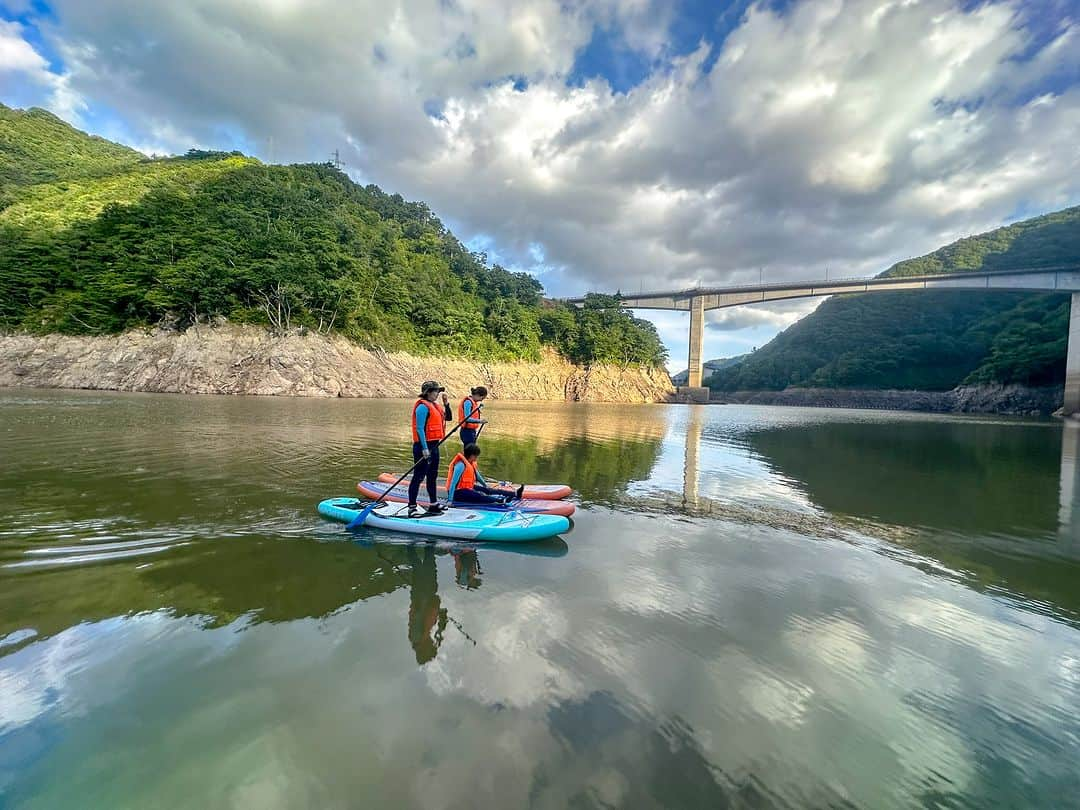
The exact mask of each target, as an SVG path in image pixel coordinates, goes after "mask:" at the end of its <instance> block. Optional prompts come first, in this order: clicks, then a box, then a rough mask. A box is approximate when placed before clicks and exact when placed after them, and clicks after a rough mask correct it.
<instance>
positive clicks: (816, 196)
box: [0, 0, 1080, 368]
mask: <svg viewBox="0 0 1080 810" xmlns="http://www.w3.org/2000/svg"><path fill="white" fill-rule="evenodd" d="M0 101H3V102H4V103H6V104H9V105H12V106H28V105H39V106H44V107H47V108H49V109H51V110H53V111H54V112H56V113H58V114H59V115H61V116H63V117H65V118H66V119H68V120H70V121H72V122H73V123H75V124H76V125H77V126H80V127H82V128H84V129H86V130H88V131H91V132H94V133H98V134H101V135H103V136H105V137H109V138H112V139H115V140H121V141H123V142H125V143H129V144H131V145H133V146H135V147H136V148H139V149H142V150H143V151H146V152H178V151H183V150H186V149H187V148H189V147H192V146H198V147H213V148H225V149H241V150H243V151H245V152H249V153H252V154H255V155H257V156H259V157H261V158H263V159H266V160H273V161H279V162H289V161H310V160H323V159H326V158H327V156H328V155H329V154H330V153H331V152H332V151H334V150H335V149H336V150H339V152H340V154H341V156H342V159H343V160H344V161H345V163H346V166H347V169H348V171H349V172H350V173H351V174H353V176H354V177H356V178H357V179H358V180H363V181H365V182H368V181H370V182H376V183H378V184H379V185H381V186H383V187H384V188H386V189H388V190H392V191H398V192H400V193H402V194H403V195H405V196H406V197H410V198H413V199H423V200H425V201H427V202H428V203H429V204H430V205H431V206H432V208H433V209H434V210H435V211H436V212H437V213H438V214H439V215H440V216H441V217H442V218H443V219H444V221H446V222H447V223H448V224H449V225H450V226H451V227H452V229H453V230H454V231H455V233H457V234H458V235H459V236H460V237H461V238H462V239H463V240H465V241H466V242H467V243H468V244H469V245H471V246H475V247H477V248H481V249H484V250H485V251H486V252H487V253H488V254H489V256H491V257H492V258H493V260H497V261H499V262H501V263H502V264H504V265H505V266H508V267H512V268H516V269H522V270H526V271H528V272H532V273H535V274H536V275H537V276H538V277H540V278H541V279H542V280H543V282H544V284H545V286H546V288H547V289H548V291H549V292H550V293H551V294H554V295H573V294H580V293H581V292H584V291H586V290H614V289H624V290H638V289H641V288H647V289H656V288H667V287H682V286H689V285H691V284H694V283H698V282H701V283H707V284H726V283H736V284H737V283H746V282H749V281H753V280H756V279H757V277H758V275H759V273H764V274H765V275H766V277H767V278H769V279H772V280H781V279H795V278H806V279H809V278H818V277H821V276H822V275H824V271H825V268H829V269H830V272H831V274H832V275H834V276H837V275H848V276H855V275H868V274H871V273H876V272H880V271H881V270H883V269H884V268H885V267H887V266H888V265H889V264H891V263H892V262H894V261H896V260H899V259H902V258H906V257H909V256H913V255H919V254H921V253H925V252H927V251H929V250H932V249H934V248H936V247H938V246H940V245H941V244H944V243H947V242H949V241H952V240H953V239H956V238H958V237H961V236H964V235H968V234H971V233H977V232H980V231H983V230H986V229H989V228H992V227H995V226H997V225H1000V224H1002V223H1005V222H1009V221H1013V220H1015V219H1018V218H1022V217H1025V216H1031V215H1034V214H1038V213H1042V212H1045V211H1049V210H1056V209H1058V208H1062V207H1065V206H1068V205H1071V204H1076V203H1077V202H1078V201H1080V180H1078V178H1080V155H1078V149H1077V139H1076V132H1077V131H1080V27H1078V9H1077V5H1076V3H1075V0H1044V2H1039V3H1017V2H1014V3H1005V2H980V3H975V2H970V1H969V0H917V2H903V3H900V2H895V0H796V1H794V2H792V1H790V0H782V1H781V2H774V3H758V4H751V3H748V2H745V0H738V2H733V3H728V4H722V3H720V4H718V3H711V2H704V0H684V1H683V2H679V0H623V1H622V2H620V1H619V0H432V2H429V3H418V2H413V1H412V0H351V2H337V1H336V0H187V2H185V3H169V4H164V3H146V2H145V0H95V2H93V3H89V2H85V0H50V2H49V3H45V2H41V1H40V0H0ZM813 305H814V304H813V302H802V303H796V304H787V305H782V306H781V305H776V306H771V307H742V308H738V309H732V310H723V311H717V312H716V313H712V314H711V315H710V323H709V329H708V332H707V343H706V355H707V356H709V357H721V356H728V355H732V354H739V353H742V352H743V351H746V350H748V349H749V348H751V347H753V346H760V345H763V344H764V343H765V342H767V340H768V339H769V338H770V337H771V336H772V335H774V334H775V333H776V332H777V331H778V330H780V329H782V328H784V327H786V326H787V325H789V324H791V323H792V322H794V320H796V319H797V318H798V317H800V316H802V315H804V314H805V313H806V312H807V311H809V309H810V308H812V306H813ZM648 317H650V318H651V319H653V320H654V321H655V322H656V323H657V326H658V328H659V329H660V332H661V335H662V336H663V338H664V340H665V342H666V343H667V345H668V346H669V348H670V351H671V354H672V364H671V365H672V366H673V367H674V368H679V367H681V366H682V365H683V364H684V363H685V355H686V346H685V340H686V331H685V330H686V325H685V316H679V315H675V314H666V313H648Z"/></svg>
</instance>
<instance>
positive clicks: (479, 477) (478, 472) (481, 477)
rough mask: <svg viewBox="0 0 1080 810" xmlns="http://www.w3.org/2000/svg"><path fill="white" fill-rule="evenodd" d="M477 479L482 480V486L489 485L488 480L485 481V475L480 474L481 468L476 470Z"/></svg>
mask: <svg viewBox="0 0 1080 810" xmlns="http://www.w3.org/2000/svg"><path fill="white" fill-rule="evenodd" d="M476 480H477V481H479V482H480V486H482V487H486V486H487V481H485V480H484V476H482V475H481V474H480V470H479V469H478V470H477V471H476Z"/></svg>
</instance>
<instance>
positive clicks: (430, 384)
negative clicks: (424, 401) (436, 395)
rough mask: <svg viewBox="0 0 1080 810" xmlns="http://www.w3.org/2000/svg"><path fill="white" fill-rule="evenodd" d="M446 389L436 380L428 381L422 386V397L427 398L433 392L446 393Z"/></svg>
mask: <svg viewBox="0 0 1080 810" xmlns="http://www.w3.org/2000/svg"><path fill="white" fill-rule="evenodd" d="M445 390H446V389H445V388H443V387H442V386H441V385H439V384H438V383H437V382H435V380H428V381H427V382H424V383H422V384H421V385H420V396H426V395H427V394H430V393H431V392H432V391H445Z"/></svg>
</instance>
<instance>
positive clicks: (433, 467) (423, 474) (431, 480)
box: [409, 442, 439, 506]
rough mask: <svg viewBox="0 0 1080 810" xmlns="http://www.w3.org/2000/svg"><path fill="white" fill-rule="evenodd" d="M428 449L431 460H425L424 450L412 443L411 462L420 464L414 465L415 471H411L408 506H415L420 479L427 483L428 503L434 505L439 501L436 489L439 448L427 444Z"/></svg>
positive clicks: (418, 443)
mask: <svg viewBox="0 0 1080 810" xmlns="http://www.w3.org/2000/svg"><path fill="white" fill-rule="evenodd" d="M428 448H429V449H430V450H431V458H428V459H425V458H424V449H423V448H422V447H421V446H420V442H413V446H412V457H413V461H418V462H420V463H419V464H417V465H416V469H415V470H413V474H412V480H411V481H409V505H410V506H416V498H417V496H418V495H419V494H420V481H421V479H424V480H426V481H427V494H428V502H429V503H435V502H436V501H438V500H439V492H438V487H437V482H438V478H439V448H438V447H436V446H435V445H434V444H429V445H428Z"/></svg>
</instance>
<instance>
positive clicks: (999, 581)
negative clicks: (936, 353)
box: [0, 392, 1080, 810]
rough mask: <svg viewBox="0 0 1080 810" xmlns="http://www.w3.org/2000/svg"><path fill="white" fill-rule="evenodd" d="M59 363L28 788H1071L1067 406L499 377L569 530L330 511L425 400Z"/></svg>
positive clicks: (1077, 601) (18, 652)
mask: <svg viewBox="0 0 1080 810" xmlns="http://www.w3.org/2000/svg"><path fill="white" fill-rule="evenodd" d="M55 396H56V397H58V401H57V402H53V401H51V400H49V398H48V397H43V400H44V404H43V405H41V406H40V408H38V406H28V407H30V408H31V409H34V408H37V410H32V412H31V411H27V412H20V413H14V412H6V413H2V414H0V418H3V419H4V420H5V421H4V424H3V427H4V428H7V427H8V426H9V425H12V424H14V425H16V428H15V429H13V430H8V431H5V430H0V442H3V447H0V456H2V457H3V458H4V459H5V462H7V463H6V464H5V465H4V466H2V467H0V504H3V507H2V508H3V515H2V517H3V523H2V525H0V805H4V806H8V805H10V806H13V807H16V806H17V807H29V808H36V807H46V808H50V810H51V809H52V808H66V807H79V808H83V807H117V806H140V807H141V806H148V807H187V806H193V805H207V804H221V805H229V806H239V807H247V806H258V807H270V806H287V807H309V806H311V807H350V806H354V805H356V804H357V801H358V800H357V797H358V796H361V797H363V801H362V803H364V804H366V805H371V806H392V807H413V806H425V807H430V806H441V807H507V806H533V807H544V808H550V807H567V806H629V805H647V806H671V807H695V808H696V807H714V806H716V807H722V806H750V805H752V806H778V807H798V808H802V807H844V806H858V807H894V806H895V807H900V806H912V805H915V806H919V805H923V806H950V807H984V806H997V805H1000V806H1017V807H1020V806H1023V807H1034V806H1045V807H1055V808H1056V807H1060V806H1063V805H1064V804H1067V803H1068V801H1069V800H1068V796H1073V795H1076V791H1077V789H1078V787H1080V785H1078V783H1077V779H1076V768H1075V763H1076V761H1077V758H1078V757H1080V726H1078V721H1077V716H1076V712H1075V706H1076V705H1077V703H1078V701H1080V660H1078V657H1077V655H1076V650H1077V643H1078V641H1077V629H1076V625H1075V621H1076V620H1077V618H1078V617H1080V588H1078V587H1077V583H1078V582H1080V578H1078V571H1080V568H1078V566H1077V565H1076V564H1074V563H1073V561H1071V560H1070V559H1068V558H1066V557H1064V556H1062V555H1061V554H1060V553H1057V552H1055V551H1054V550H1053V549H1056V548H1059V547H1060V546H1061V545H1064V541H1063V540H1061V537H1062V533H1063V531H1064V530H1065V528H1066V527H1068V526H1070V525H1075V519H1074V518H1075V509H1074V508H1072V507H1073V506H1074V500H1075V493H1076V486H1077V483H1078V482H1077V479H1076V471H1075V468H1076V460H1077V449H1078V448H1077V444H1076V438H1075V437H1076V434H1069V435H1070V436H1071V438H1070V439H1069V440H1067V441H1066V442H1064V443H1063V446H1062V447H1060V448H1059V447H1058V446H1057V441H1058V439H1057V435H1058V434H1057V433H1056V432H1055V429H1054V428H1052V427H1051V428H1047V427H1044V426H1040V425H1031V424H1006V423H1002V424H1000V425H996V426H995V425H993V424H992V423H989V422H979V421H977V420H975V421H970V422H965V421H960V422H958V424H959V425H960V426H958V427H950V428H947V429H941V428H937V427H935V426H934V425H933V424H932V423H933V422H935V421H936V420H933V419H928V420H923V426H922V428H918V427H905V425H906V424H907V423H908V422H919V420H918V419H916V418H909V417H905V416H901V415H888V414H884V415H873V414H852V413H846V414H845V413H835V412H828V413H821V412H806V411H800V410H798V409H757V410H755V409H752V408H739V407H730V408H729V407H722V408H720V407H697V408H687V407H678V408H674V407H673V408H646V407H642V408H637V407H634V408H604V407H593V406H566V407H564V406H561V405H551V406H538V405H531V404H530V405H524V404H515V403H503V402H499V403H495V404H493V407H492V410H491V415H492V417H493V421H492V426H493V427H498V428H499V430H498V431H492V432H491V435H490V436H489V435H488V434H487V433H485V437H484V440H485V442H486V445H485V449H486V454H485V458H486V459H489V460H490V461H489V466H490V467H491V468H492V472H493V474H494V475H498V476H501V477H507V478H529V479H547V480H556V481H568V482H571V483H573V484H575V486H577V487H578V488H579V492H580V493H581V494H580V496H579V497H580V500H581V507H582V508H581V510H580V512H579V519H578V521H577V527H576V529H575V532H574V533H573V535H571V536H570V544H571V545H572V547H573V548H572V553H571V554H567V552H568V550H569V547H568V546H567V544H566V543H565V542H563V541H558V542H554V543H552V544H549V545H541V546H539V547H532V548H520V547H514V548H510V547H505V548H490V547H484V546H481V547H479V548H477V547H473V546H470V545H468V544H456V545H455V544H450V543H436V544H433V545H427V544H422V545H410V544H399V543H400V538H398V539H399V543H395V542H394V540H395V537H396V536H395V535H394V534H393V533H379V532H365V533H362V542H353V541H351V540H349V539H347V538H348V536H347V535H346V533H345V532H343V531H342V530H341V528H340V527H339V526H337V525H333V524H328V523H324V522H323V521H321V520H320V519H319V518H318V517H317V516H316V515H315V514H314V512H313V505H314V503H315V501H316V500H318V498H319V497H322V496H326V495H333V494H343V495H344V494H350V491H351V487H352V485H353V482H354V481H355V480H357V479H358V478H365V477H370V476H371V475H372V474H377V473H378V472H380V471H382V470H385V469H395V468H398V469H400V464H402V463H403V462H404V461H405V459H406V458H407V457H408V456H407V449H406V447H405V445H404V443H403V442H399V439H401V435H400V433H401V428H400V422H399V420H400V416H401V412H402V409H403V407H404V406H403V403H401V402H388V403H378V402H376V403H365V402H311V401H303V402H289V401H275V400H233V399H190V400H189V399H184V398H168V397H147V398H134V397H133V398H128V397H110V396H99V395H94V397H88V398H86V399H82V398H81V397H80V396H79V395H67V394H64V395H55ZM3 398H4V395H3V394H2V392H0V407H3ZM91 400H92V402H93V403H95V404H89V405H78V406H76V405H72V404H70V403H74V402H90V401H91ZM50 403H51V404H50ZM65 403H68V404H65ZM496 404H497V408H496V407H495V405H496ZM405 405H407V403H405ZM75 411H78V413H74V412H75ZM496 416H497V417H498V418H497V421H496V419H495V418H494V417H496ZM937 421H940V420H937ZM946 421H948V420H946ZM954 421H955V420H954ZM842 422H847V423H855V424H856V427H855V428H852V429H851V430H850V431H844V430H841V429H839V428H837V427H835V423H842ZM385 426H390V427H389V428H387V429H386V431H385V433H384V431H383V428H384V427H385ZM924 430H925V431H926V434H927V436H929V437H930V441H929V443H928V442H927V441H926V440H924V439H920V438H919V435H918V434H919V433H920V432H922V431H924ZM1012 432H1017V433H1021V432H1027V433H1031V434H1033V435H1030V436H1028V437H1027V438H1019V437H1017V436H1015V435H1012ZM815 433H816V434H818V435H819V436H820V437H821V438H820V441H818V442H814V441H812V440H811V438H810V436H809V434H815ZM1034 434H1038V435H1034ZM890 435H891V436H893V437H894V442H893V446H892V447H890V446H889V443H888V442H887V441H885V440H884V439H882V438H880V437H882V436H890ZM908 442H912V443H914V444H913V447H914V449H913V450H912V453H913V454H915V455H920V454H921V458H922V461H919V460H918V459H907V458H906V457H905V454H906V453H907V451H906V450H905V449H904V447H903V445H904V444H906V443H908ZM949 442H951V443H952V444H953V445H955V447H954V448H953V450H952V451H951V452H950V453H940V452H939V451H938V450H935V449H934V447H932V446H928V444H929V445H933V444H948V443H949ZM1043 445H1045V446H1043ZM952 454H955V455H959V456H960V457H961V458H960V461H958V462H955V463H952V462H950V461H949V459H948V458H943V459H942V463H943V464H944V465H945V466H944V467H940V469H939V466H940V465H938V459H937V455H952ZM894 457H895V459H896V461H897V463H896V464H895V465H894V464H893V461H894ZM995 459H997V460H999V461H1001V462H1002V463H1003V464H1004V469H1003V470H1002V471H999V472H996V471H995V469H994V467H995V464H996V463H997V461H995ZM1070 464H1071V465H1072V467H1071V469H1072V473H1071V475H1070V474H1068V473H1067V471H1068V470H1069V469H1070V466H1069V465H1070ZM1025 467H1026V469H1025ZM878 468H885V469H878ZM890 468H891V470H892V475H891V476H890V475H888V473H889V469H890ZM1062 471H1063V472H1062ZM1059 472H1062V474H1061V475H1059ZM1010 481H1011V483H1010ZM868 488H876V489H878V490H881V489H884V490H885V492H874V493H867V492H865V491H864V490H866V489H868ZM1031 489H1035V490H1039V491H1038V492H1035V493H1031V492H1028V490H1031ZM1046 490H1049V494H1047V491H1046ZM941 491H946V492H948V493H949V494H950V497H952V498H953V502H954V505H955V508H956V509H957V510H958V514H954V515H950V514H949V512H948V509H947V508H946V506H947V504H945V505H943V504H941V503H940V502H931V503H925V501H926V500H927V499H928V498H931V497H932V496H934V497H938V498H939V500H940V498H941V495H940V492H941ZM980 492H981V493H982V496H981V497H982V498H985V499H986V500H988V501H1005V502H1008V501H1009V500H1010V499H1012V502H1013V503H1014V505H1015V508H1014V509H1013V510H1012V512H1011V517H1009V518H1007V520H1006V522H1005V523H1004V524H1002V526H999V527H998V529H997V530H994V529H989V530H988V529H987V528H986V527H987V526H988V525H989V523H990V521H986V520H984V518H983V517H982V516H981V515H974V516H973V517H972V519H971V520H970V521H966V522H965V520H964V516H965V515H966V514H968V513H969V512H970V511H971V510H972V509H973V508H974V507H975V506H977V505H978V504H979V500H980V495H979V493H980ZM654 496H655V497H654ZM905 498H907V499H910V500H914V501H916V502H915V503H913V504H905V503H903V502H902V501H903V500H904V499H905ZM920 499H921V500H920ZM919 503H922V504H923V505H922V506H921V507H920V506H919ZM680 504H681V506H680ZM598 505H599V506H598ZM616 505H617V506H618V508H609V507H614V506H616ZM986 508H987V509H990V510H994V511H995V513H996V514H997V515H999V516H1000V515H1006V514H1010V512H1009V509H1008V507H1007V503H1006V504H1001V503H997V504H994V503H990V504H988V505H987V506H986ZM1047 515H1048V516H1047ZM888 521H897V522H896V523H894V524H890V523H889V522H888ZM829 527H833V528H835V527H840V528H841V529H842V530H843V533H836V534H833V535H830V534H828V533H827V532H826V531H825V530H826V529H827V528H829ZM892 528H895V529H903V530H904V531H903V532H902V533H901V532H899V531H897V532H895V533H891V534H890V533H889V532H886V531H885V529H892ZM834 537H836V538H837V540H834V539H831V538H834ZM853 537H857V538H862V539H856V540H855V541H850V540H851V538H853ZM883 537H884V538H890V539H889V542H880V538H883ZM897 537H899V538H900V539H896V538H897ZM170 538H171V539H170ZM148 539H150V540H153V541H154V544H152V545H151V546H149V547H150V548H159V547H162V546H165V547H164V548H163V549H162V550H161V551H159V552H157V553H155V554H153V555H146V556H134V557H123V558H120V557H115V556H114V557H109V556H107V554H108V553H110V551H115V550H117V548H119V546H118V545H117V544H134V543H140V542H143V541H146V540H148ZM838 540H843V541H844V542H839V541H838ZM166 541H167V542H166ZM900 543H904V544H905V545H900ZM123 548H124V549H128V550H137V549H139V548H142V546H137V545H127V546H123ZM71 549H74V550H75V551H70V550H71ZM95 549H96V550H97V551H95ZM105 549H108V550H109V551H106V550H105ZM912 551H914V553H912ZM46 552H52V553H46ZM76 552H78V553H76ZM894 552H895V553H894ZM530 555H532V556H530ZM563 555H566V556H565V559H556V558H558V557H562V556H563ZM536 556H544V557H546V559H535V558H534V557H536ZM39 559H41V560H46V559H47V560H53V561H54V562H50V563H49V564H47V565H37V566H29V567H19V568H6V567H3V566H6V565H8V564H9V563H18V562H25V561H34V560H39ZM60 561H63V562H60ZM1063 618H1064V619H1065V620H1063Z"/></svg>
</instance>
